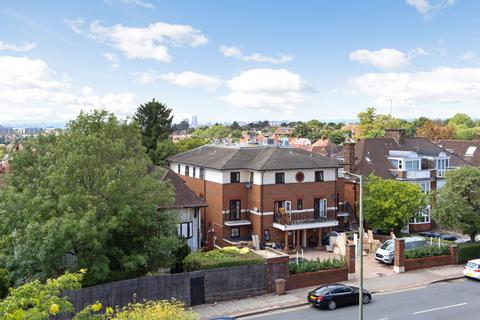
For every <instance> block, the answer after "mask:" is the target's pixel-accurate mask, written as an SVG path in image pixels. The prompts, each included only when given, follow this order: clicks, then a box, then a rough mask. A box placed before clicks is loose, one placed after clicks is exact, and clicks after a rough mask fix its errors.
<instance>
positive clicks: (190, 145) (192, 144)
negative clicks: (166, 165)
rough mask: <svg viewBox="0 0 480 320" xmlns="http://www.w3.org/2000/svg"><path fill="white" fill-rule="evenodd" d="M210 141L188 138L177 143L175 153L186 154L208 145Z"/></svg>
mask: <svg viewBox="0 0 480 320" xmlns="http://www.w3.org/2000/svg"><path fill="white" fill-rule="evenodd" d="M207 143H208V140H206V139H202V138H195V137H191V138H186V139H183V140H180V141H178V142H176V143H175V153H182V152H186V151H189V150H192V149H195V148H198V147H201V146H203V145H204V144H207Z"/></svg>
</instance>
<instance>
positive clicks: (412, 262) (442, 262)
mask: <svg viewBox="0 0 480 320" xmlns="http://www.w3.org/2000/svg"><path fill="white" fill-rule="evenodd" d="M451 263H452V259H451V256H450V255H447V256H436V257H428V258H417V259H406V260H405V271H412V270H418V269H425V268H433V267H440V266H446V265H449V264H451Z"/></svg>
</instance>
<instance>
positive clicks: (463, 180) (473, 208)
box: [432, 167, 480, 241]
mask: <svg viewBox="0 0 480 320" xmlns="http://www.w3.org/2000/svg"><path fill="white" fill-rule="evenodd" d="M445 180H446V182H445V185H444V186H443V188H441V189H440V190H439V191H438V193H437V195H436V203H435V206H434V208H433V210H432V216H433V218H434V219H435V221H436V222H437V223H438V224H440V225H442V226H444V227H447V228H452V229H457V230H459V231H461V232H462V233H465V234H468V235H470V238H471V239H472V241H474V239H475V236H476V235H477V234H479V233H480V168H476V167H462V168H458V169H455V170H451V171H448V172H447V174H446V177H445Z"/></svg>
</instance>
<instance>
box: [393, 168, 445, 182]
mask: <svg viewBox="0 0 480 320" xmlns="http://www.w3.org/2000/svg"><path fill="white" fill-rule="evenodd" d="M391 172H392V174H393V175H394V176H395V177H396V178H397V179H398V180H418V179H433V178H435V176H436V174H437V173H436V170H435V169H424V170H410V171H404V170H391Z"/></svg>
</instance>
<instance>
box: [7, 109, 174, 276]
mask: <svg viewBox="0 0 480 320" xmlns="http://www.w3.org/2000/svg"><path fill="white" fill-rule="evenodd" d="M151 164H152V163H151V161H150V159H149V157H148V156H147V154H146V153H145V148H144V147H143V146H142V136H141V134H140V128H139V127H138V124H137V123H136V122H132V123H127V122H120V121H119V120H118V119H117V118H116V117H115V116H114V115H113V114H109V113H107V112H106V111H94V112H93V113H80V115H79V116H78V118H77V119H76V120H74V121H72V122H70V123H69V125H68V130H67V131H66V132H65V133H64V134H62V135H59V136H54V135H47V136H39V137H38V138H36V139H32V140H31V141H29V142H28V143H26V144H25V145H24V148H23V150H20V151H17V152H16V153H15V157H14V159H13V160H12V161H11V166H12V171H11V173H9V174H8V177H7V181H6V186H5V187H4V188H2V189H0V240H1V241H0V244H1V245H0V249H1V252H0V257H4V258H5V261H2V262H3V263H4V264H5V266H6V267H7V268H8V269H9V272H10V275H11V276H12V278H13V279H14V280H15V282H16V283H18V282H22V281H25V280H29V279H33V278H39V279H45V278H48V277H50V276H53V275H57V274H59V273H62V272H64V271H65V270H78V268H88V269H89V273H88V275H87V276H86V278H85V283H86V284H96V283H101V282H106V281H110V280H118V279H125V278H131V277H136V276H140V275H144V274H145V273H147V272H149V271H155V270H157V269H158V268H160V267H164V266H167V265H168V263H169V259H170V258H171V257H170V252H171V248H172V244H173V245H174V244H176V241H178V239H177V237H176V236H175V224H176V221H175V219H174V217H173V216H172V215H169V214H166V213H164V212H162V211H158V210H157V208H158V206H159V205H162V206H165V205H168V204H170V203H172V201H173V200H174V191H173V188H172V186H171V185H170V184H169V183H166V182H162V181H161V179H160V177H159V176H160V175H161V174H162V173H161V172H158V173H153V174H149V173H148V172H147V169H148V168H149V167H150V166H151Z"/></svg>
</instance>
